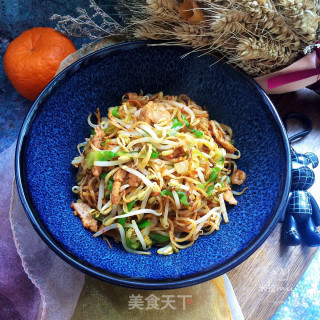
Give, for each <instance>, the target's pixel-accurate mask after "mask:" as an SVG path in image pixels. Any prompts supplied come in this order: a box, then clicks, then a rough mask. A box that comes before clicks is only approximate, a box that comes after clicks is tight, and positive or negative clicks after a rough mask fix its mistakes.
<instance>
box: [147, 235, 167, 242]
mask: <svg viewBox="0 0 320 320" xmlns="http://www.w3.org/2000/svg"><path fill="white" fill-rule="evenodd" d="M149 238H150V239H151V240H152V241H154V242H155V243H158V244H164V243H167V242H169V241H170V238H169V237H168V236H164V235H162V234H159V233H150V234H149Z"/></svg>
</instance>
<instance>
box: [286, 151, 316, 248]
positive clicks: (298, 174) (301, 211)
mask: <svg viewBox="0 0 320 320" xmlns="http://www.w3.org/2000/svg"><path fill="white" fill-rule="evenodd" d="M291 156H292V185H291V192H290V194H289V199H288V204H287V209H286V212H285V217H284V221H283V225H282V239H283V241H284V243H285V244H287V245H290V246H297V245H299V244H301V243H302V242H304V243H305V244H306V245H307V246H309V247H316V246H320V232H319V230H317V227H318V226H320V210H319V206H318V204H317V202H316V200H315V199H314V197H313V196H312V195H311V194H310V193H309V192H308V191H306V190H308V189H309V188H311V186H312V185H313V184H314V180H315V175H314V172H313V171H312V169H311V168H310V166H312V168H316V167H317V166H318V164H319V160H318V158H317V156H316V155H315V154H314V153H312V152H308V153H306V154H301V153H297V152H295V151H294V150H293V149H291Z"/></svg>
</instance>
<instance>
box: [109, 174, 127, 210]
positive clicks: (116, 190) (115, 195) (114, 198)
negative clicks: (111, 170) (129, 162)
mask: <svg viewBox="0 0 320 320" xmlns="http://www.w3.org/2000/svg"><path fill="white" fill-rule="evenodd" d="M126 176H127V171H125V170H123V169H119V170H118V171H117V172H116V173H115V174H114V176H113V181H114V182H113V187H112V193H111V202H112V203H113V204H116V205H118V204H119V201H120V198H121V196H120V187H121V184H122V182H123V181H124V180H125V178H126Z"/></svg>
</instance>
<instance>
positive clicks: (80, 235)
mask: <svg viewBox="0 0 320 320" xmlns="http://www.w3.org/2000/svg"><path fill="white" fill-rule="evenodd" d="M186 50H187V49H185V48H181V47H150V46H146V45H145V43H143V42H140V43H131V44H124V45H118V46H115V47H113V48H107V49H103V50H101V51H100V52H98V53H96V54H92V55H90V56H88V57H87V58H85V59H82V60H80V61H78V62H77V63H76V64H74V65H73V66H71V67H69V68H68V69H67V70H66V71H65V72H64V73H62V74H61V75H59V76H58V77H57V78H55V80H54V81H53V82H52V83H51V84H49V85H48V87H47V89H46V90H45V92H44V93H42V95H41V96H40V97H39V98H38V100H37V101H36V102H35V104H34V106H33V108H32V109H31V111H30V113H29V114H28V117H27V119H26V121H25V123H24V126H23V128H22V131H21V134H20V138H19V141H18V146H17V155H16V170H17V182H18V189H19V192H20V195H21V197H22V202H23V204H24V206H25V207H26V210H27V212H28V215H29V217H30V219H31V222H32V223H33V225H34V226H35V228H36V230H37V231H38V233H39V234H40V235H41V236H42V237H43V238H44V239H45V241H46V242H47V243H48V244H49V246H50V247H51V248H52V249H53V250H54V251H55V252H57V253H58V254H59V255H60V256H62V257H63V258H64V259H65V260H67V261H68V262H69V263H71V264H73V265H74V266H76V267H78V268H80V269H81V270H82V271H85V272H87V273H90V274H91V275H94V276H97V277H99V278H101V279H103V280H106V281H110V282H113V283H118V284H122V285H126V286H134V287H141V288H155V287H157V288H159V289H161V288H174V287H182V286H187V285H192V284H196V283H199V282H201V281H205V280H208V279H210V278H213V277H216V276H218V275H221V274H223V273H224V272H226V271H228V270H230V269H231V268H233V267H235V266H236V265H237V264H239V263H241V262H242V261H243V260H244V259H245V258H246V257H248V256H249V255H250V254H252V253H253V252H254V251H255V250H256V249H257V248H258V246H259V245H261V243H262V242H263V241H264V240H265V238H266V237H267V236H268V234H269V233H270V232H271V231H272V229H273V228H274V226H275V225H276V223H277V221H278V219H279V216H280V214H281V211H282V210H283V208H284V205H285V202H286V198H287V196H288V190H289V184H290V182H289V181H290V171H291V170H288V168H289V166H290V162H289V159H290V153H289V147H288V141H287V138H286V136H285V133H284V129H283V126H282V125H281V123H280V121H279V118H278V115H277V113H276V111H275V109H274V107H273V106H272V105H271V102H270V101H269V100H268V99H267V98H266V96H265V94H264V93H263V92H262V90H261V89H259V88H258V86H257V85H256V84H255V83H254V82H253V81H251V80H249V79H248V78H246V77H245V76H244V75H243V74H242V73H239V72H238V71H236V70H234V69H233V68H231V67H230V66H228V65H226V64H224V63H222V62H219V63H216V64H214V65H213V63H214V62H215V61H216V60H215V59H214V58H213V57H211V56H210V57H209V56H203V57H198V56H197V55H195V54H190V55H188V56H187V57H186V58H184V59H181V58H180V57H181V55H183V54H184V53H186ZM140 89H143V90H144V92H146V93H154V92H158V91H160V90H162V91H164V92H165V93H166V94H175V95H177V94H180V93H186V94H188V95H189V96H190V97H191V98H192V99H193V100H195V101H196V102H197V103H198V104H200V105H202V106H206V107H207V108H208V110H209V112H210V117H211V118H212V119H216V120H218V121H219V122H222V123H226V124H228V125H230V126H231V127H232V129H233V130H234V139H235V143H236V146H237V148H239V150H241V153H242V157H241V159H240V160H239V161H238V167H239V168H241V169H242V170H244V171H245V172H246V173H247V180H246V182H245V185H244V186H248V187H249V189H248V191H247V192H246V193H245V194H244V195H243V196H241V197H239V198H238V201H239V204H238V206H236V207H234V208H230V209H229V219H230V223H228V224H222V225H221V228H220V230H219V232H215V233H214V234H212V235H210V236H203V237H200V238H199V240H197V241H196V242H195V244H194V245H193V246H192V247H190V248H187V249H185V250H181V251H180V252H179V253H178V254H173V255H170V256H161V255H157V254H156V252H155V251H156V250H155V249H153V250H152V255H151V256H141V255H134V254H130V253H128V252H126V251H125V250H124V249H123V248H122V246H121V245H117V244H114V243H112V245H113V249H112V250H110V249H109V247H108V246H107V245H106V243H105V242H104V241H103V240H102V239H96V238H93V237H92V233H91V232H89V231H88V230H86V229H84V228H83V226H82V225H81V222H80V219H78V218H77V217H75V216H74V215H73V214H72V210H71V209H70V204H71V202H72V201H75V199H76V198H75V196H74V195H73V193H72V192H71V187H72V186H73V185H74V184H75V175H76V169H74V168H73V167H72V166H71V161H72V159H73V158H74V156H75V155H76V153H77V152H76V146H77V144H78V143H79V142H82V141H83V140H84V138H85V137H87V136H88V135H89V134H90V127H89V126H88V125H87V116H88V114H89V113H92V112H93V111H95V110H96V108H97V107H99V108H100V110H101V112H102V114H106V112H107V108H108V107H111V106H114V105H118V104H119V102H120V100H121V96H122V95H123V94H124V93H125V92H128V91H132V92H139V91H140ZM289 169H290V168H289ZM278 209H279V210H278Z"/></svg>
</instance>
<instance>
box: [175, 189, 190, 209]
mask: <svg viewBox="0 0 320 320" xmlns="http://www.w3.org/2000/svg"><path fill="white" fill-rule="evenodd" d="M177 194H178V197H179V199H180V202H181V203H182V204H184V205H186V206H188V207H189V206H190V203H189V202H188V195H187V194H186V193H185V192H183V191H180V190H179V191H177Z"/></svg>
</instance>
